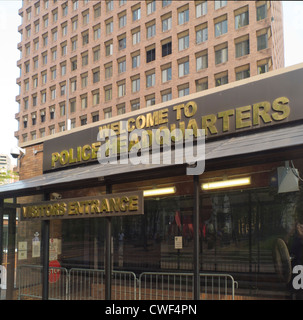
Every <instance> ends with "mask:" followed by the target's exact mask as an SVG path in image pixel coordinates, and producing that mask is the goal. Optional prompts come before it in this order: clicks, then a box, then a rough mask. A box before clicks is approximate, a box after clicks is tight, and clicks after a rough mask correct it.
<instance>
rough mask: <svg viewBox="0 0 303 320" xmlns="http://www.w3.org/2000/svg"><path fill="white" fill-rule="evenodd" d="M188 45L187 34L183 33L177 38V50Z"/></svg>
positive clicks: (183, 48)
mask: <svg viewBox="0 0 303 320" xmlns="http://www.w3.org/2000/svg"><path fill="white" fill-rule="evenodd" d="M188 47H189V35H188V34H186V35H183V36H181V37H179V39H178V48H179V51H182V50H185V49H187V48H188Z"/></svg>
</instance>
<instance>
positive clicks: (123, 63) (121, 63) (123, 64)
mask: <svg viewBox="0 0 303 320" xmlns="http://www.w3.org/2000/svg"><path fill="white" fill-rule="evenodd" d="M125 71H126V60H122V61H119V62H118V73H119V74H120V73H123V72H125Z"/></svg>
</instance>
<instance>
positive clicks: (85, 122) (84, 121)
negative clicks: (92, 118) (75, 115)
mask: <svg viewBox="0 0 303 320" xmlns="http://www.w3.org/2000/svg"><path fill="white" fill-rule="evenodd" d="M80 123H81V126H85V125H86V124H87V117H82V118H80Z"/></svg>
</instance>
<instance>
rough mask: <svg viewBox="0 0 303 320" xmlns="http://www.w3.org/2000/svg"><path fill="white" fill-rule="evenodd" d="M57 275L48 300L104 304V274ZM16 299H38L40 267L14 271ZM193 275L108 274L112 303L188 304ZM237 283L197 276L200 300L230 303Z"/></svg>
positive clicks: (228, 278)
mask: <svg viewBox="0 0 303 320" xmlns="http://www.w3.org/2000/svg"><path fill="white" fill-rule="evenodd" d="M50 272H55V273H57V274H59V275H60V276H58V277H57V278H56V280H55V281H53V282H51V283H49V299H50V300H104V299H105V271H104V270H94V269H81V268H72V269H70V270H67V269H65V268H54V267H50ZM18 280H19V281H18V299H41V298H42V266H34V265H23V266H20V267H19V268H18ZM193 287H194V275H193V273H170V272H144V273H141V274H140V276H139V278H137V277H136V275H135V274H134V273H133V272H127V271H113V272H112V290H111V291H112V299H113V300H137V299H139V300H191V299H193ZM236 287H237V282H236V281H235V280H234V279H233V277H232V276H231V275H229V274H217V273H200V299H203V300H234V298H235V288H236Z"/></svg>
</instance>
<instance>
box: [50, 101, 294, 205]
mask: <svg viewBox="0 0 303 320" xmlns="http://www.w3.org/2000/svg"><path fill="white" fill-rule="evenodd" d="M208 110H209V109H208ZM290 111H291V109H290V103H289V99H288V98H287V97H279V98H276V99H275V100H273V101H261V102H257V103H253V104H248V105H245V106H240V107H236V108H232V107H230V106H229V107H227V108H226V110H223V111H219V112H217V113H216V112H214V113H210V114H207V113H206V114H204V112H203V105H201V106H200V105H197V103H196V102H195V101H189V102H187V103H182V104H178V105H174V106H172V108H163V109H159V110H155V111H152V112H148V113H145V114H140V115H136V116H133V117H131V118H126V121H127V122H126V123H127V125H126V127H125V128H122V126H121V123H120V122H113V123H110V124H106V125H102V126H100V127H99V128H98V130H99V134H100V135H102V134H104V132H106V131H105V130H106V129H107V130H108V129H110V130H111V135H117V140H116V141H115V143H114V142H111V145H108V150H107V151H108V153H109V152H111V154H114V153H126V152H127V151H129V150H130V149H131V148H132V147H134V146H136V147H138V149H140V148H143V147H144V148H145V147H151V146H152V134H151V133H152V131H151V130H152V129H158V130H159V132H157V134H156V137H155V142H156V143H157V144H160V145H163V144H165V143H167V144H169V143H170V141H165V135H164V137H161V139H160V138H159V137H158V136H159V135H160V134H162V135H163V134H164V133H167V132H168V133H169V132H171V131H172V130H174V129H180V130H181V132H182V133H183V137H180V138H184V139H185V140H186V139H188V137H187V136H186V134H185V132H186V131H185V129H192V130H193V133H194V136H195V137H197V132H198V129H205V135H206V137H207V138H208V137H216V136H219V135H220V134H223V133H224V134H226V133H233V132H239V131H243V130H248V129H253V128H257V127H258V126H259V127H260V126H264V125H272V124H275V123H279V122H281V121H283V120H287V119H288V117H289V116H290ZM135 129H144V130H146V132H147V134H148V135H147V136H146V137H144V139H142V141H141V142H138V141H137V140H136V139H134V138H133V139H130V141H127V139H126V136H125V135H123V134H124V133H126V132H128V133H129V135H130V137H131V136H132V132H133V131H134V130H135ZM133 133H134V132H133ZM170 136H171V135H170ZM179 140H180V139H179ZM88 142H89V141H85V142H84V143H83V145H78V146H76V147H74V148H69V149H64V150H56V149H55V150H53V151H52V152H51V155H50V157H51V158H50V168H51V169H53V168H58V167H64V166H68V165H71V164H80V163H83V162H89V161H92V160H96V159H97V154H98V150H99V148H100V146H101V142H94V143H91V144H87V143H88ZM172 142H175V138H174V139H172ZM80 207H81V206H80ZM102 207H104V208H106V207H107V204H106V203H102ZM79 210H80V209H79ZM80 211H81V210H80Z"/></svg>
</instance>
